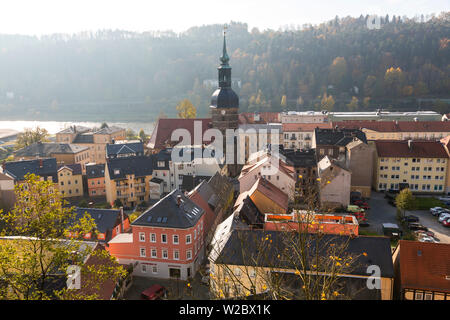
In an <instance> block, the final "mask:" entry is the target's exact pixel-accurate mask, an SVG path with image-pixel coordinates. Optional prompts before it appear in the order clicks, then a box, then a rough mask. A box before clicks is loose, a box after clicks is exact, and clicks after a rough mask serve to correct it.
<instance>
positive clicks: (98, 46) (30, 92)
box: [0, 12, 450, 121]
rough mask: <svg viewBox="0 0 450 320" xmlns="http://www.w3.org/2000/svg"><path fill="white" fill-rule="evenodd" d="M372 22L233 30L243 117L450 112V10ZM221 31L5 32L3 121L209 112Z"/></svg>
mask: <svg viewBox="0 0 450 320" xmlns="http://www.w3.org/2000/svg"><path fill="white" fill-rule="evenodd" d="M366 19H367V17H366V16H361V17H359V18H350V17H347V18H342V19H340V18H336V19H334V20H332V21H329V22H326V23H323V24H321V25H317V26H311V25H304V26H303V27H302V28H297V29H292V30H283V31H281V30H280V31H274V30H268V31H264V32H261V31H259V30H257V29H253V30H248V26H247V25H246V24H244V23H235V22H232V23H231V24H230V25H229V28H228V33H227V34H228V35H227V45H228V53H229V55H230V58H231V60H230V64H231V66H232V68H233V71H232V72H233V73H232V75H233V78H234V79H235V80H240V81H236V85H235V90H236V91H237V92H238V94H239V96H240V103H241V110H242V111H247V110H249V111H253V110H261V111H268V110H273V111H279V110H282V109H298V110H303V109H312V108H316V109H329V110H365V109H366V110H369V109H376V108H379V107H380V106H381V107H383V108H391V109H417V108H418V107H422V108H424V107H425V108H427V109H434V110H439V111H441V112H447V111H450V110H448V104H446V102H448V101H449V100H448V99H449V98H450V12H447V13H443V14H440V15H439V16H438V17H436V18H433V19H431V20H429V21H427V22H415V21H412V20H401V19H399V18H397V17H395V16H394V17H389V16H386V17H383V18H382V20H381V25H380V28H379V29H369V28H368V27H367V23H366ZM222 28H223V26H222V25H209V26H201V27H193V28H191V29H189V30H187V31H186V32H183V33H181V34H175V33H173V32H147V33H132V32H126V31H99V32H96V33H84V34H77V35H73V36H69V35H51V36H45V37H41V38H37V37H28V36H19V35H0V114H1V115H2V118H3V119H12V118H16V119H19V118H20V119H25V118H28V119H40V120H47V119H52V120H109V121H112V120H147V121H148V120H152V119H154V118H156V117H157V116H158V115H159V114H160V113H161V112H163V113H165V114H166V115H168V116H173V115H175V114H176V110H175V106H176V104H177V103H178V102H179V101H180V100H182V99H184V98H188V99H190V100H191V101H192V103H193V104H194V105H195V106H196V107H197V109H198V113H199V115H206V114H207V112H208V106H209V100H210V96H211V94H212V92H213V91H214V89H215V88H214V85H213V86H212V87H211V86H210V85H209V83H210V82H208V80H216V78H217V69H216V68H217V66H218V64H219V56H220V54H221V51H222ZM205 80H206V81H205ZM324 96H325V98H324Z"/></svg>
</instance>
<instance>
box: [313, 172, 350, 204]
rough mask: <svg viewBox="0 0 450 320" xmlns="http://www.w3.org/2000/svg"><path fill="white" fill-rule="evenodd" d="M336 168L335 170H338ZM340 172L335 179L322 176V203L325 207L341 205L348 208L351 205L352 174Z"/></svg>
mask: <svg viewBox="0 0 450 320" xmlns="http://www.w3.org/2000/svg"><path fill="white" fill-rule="evenodd" d="M334 168H335V169H334V170H336V169H337V167H334ZM338 170H339V174H337V175H336V176H335V177H334V178H333V179H328V178H327V177H326V176H323V175H321V176H320V179H321V183H320V202H321V203H322V205H323V206H325V207H333V206H340V205H342V206H344V207H347V206H348V205H349V204H350V190H351V188H350V185H351V173H350V172H348V171H346V170H343V169H340V168H339V169H338ZM325 180H326V181H325ZM328 181H330V183H328Z"/></svg>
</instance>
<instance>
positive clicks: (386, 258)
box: [208, 221, 394, 300]
mask: <svg viewBox="0 0 450 320" xmlns="http://www.w3.org/2000/svg"><path fill="white" fill-rule="evenodd" d="M230 225H231V223H230V222H228V221H227V223H226V224H225V226H224V228H223V230H222V231H221V232H222V237H220V238H218V240H217V241H215V242H214V245H215V246H214V249H213V250H212V251H211V253H210V255H209V256H208V260H209V263H210V273H211V276H210V277H211V280H210V289H211V291H212V292H213V293H218V294H217V295H218V296H221V297H223V298H238V297H245V296H248V295H251V294H261V293H264V292H266V291H267V290H270V289H269V288H271V286H270V283H271V282H270V281H271V280H270V279H272V277H277V279H278V280H279V281H277V283H278V284H279V285H280V286H282V288H283V289H284V290H286V291H284V292H286V293H287V292H291V293H292V294H298V295H299V296H301V294H302V293H301V288H302V283H301V280H300V277H299V276H298V272H299V270H303V267H302V262H300V261H299V260H298V259H297V256H295V255H290V256H289V258H284V257H285V256H286V254H289V253H290V252H293V251H294V250H295V249H294V248H293V247H292V246H295V243H298V240H296V237H300V234H299V233H296V232H293V233H292V234H291V236H292V237H293V239H292V241H286V233H285V232H279V231H265V230H245V229H244V230H242V229H239V228H236V227H234V228H233V227H230ZM235 225H236V223H235ZM225 227H227V228H225ZM218 236H219V235H218ZM302 236H303V235H302ZM303 239H304V240H303V241H305V243H307V244H308V246H305V247H306V249H305V250H306V254H307V255H308V256H311V260H312V261H315V260H313V259H314V257H316V256H317V257H318V259H319V260H320V261H321V259H324V258H326V259H328V256H329V255H330V250H329V249H330V248H331V247H332V246H342V244H346V245H345V246H343V252H342V256H345V257H347V256H350V257H352V258H353V259H354V268H350V269H349V270H348V271H347V272H346V273H344V274H340V275H339V276H340V277H339V281H338V282H339V284H338V286H339V294H340V295H341V296H342V299H363V300H372V299H375V300H391V299H392V287H393V283H394V270H393V263H392V255H391V245H390V241H389V238H387V237H368V236H357V237H350V238H349V237H348V236H347V235H342V236H341V235H335V234H332V235H329V234H323V235H322V236H321V237H320V238H317V237H316V236H314V235H313V234H305V235H304V238H303ZM297 250H299V249H298V248H297ZM286 252H289V253H286ZM262 253H263V254H262ZM312 261H307V265H308V267H307V271H313V270H314V269H313V266H312V265H313V264H314V263H313V262H312ZM373 265H376V266H378V267H379V270H380V288H379V289H377V288H373V289H369V288H368V286H367V280H368V279H369V277H370V276H371V275H372V272H370V271H368V270H370V269H368V267H369V266H373ZM268 277H269V278H268ZM338 299H339V298H338Z"/></svg>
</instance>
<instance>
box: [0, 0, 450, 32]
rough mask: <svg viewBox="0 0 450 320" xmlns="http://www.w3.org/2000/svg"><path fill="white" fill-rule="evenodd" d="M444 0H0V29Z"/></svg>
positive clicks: (155, 26)
mask: <svg viewBox="0 0 450 320" xmlns="http://www.w3.org/2000/svg"><path fill="white" fill-rule="evenodd" d="M449 10H450V1H449V0H409V1H405V0H371V1H369V0H340V1H339V0H309V1H304V0H222V1H216V0H161V1H155V0H2V1H1V2H0V33H14V34H15V33H18V34H30V35H42V34H49V33H76V32H80V31H88V30H90V31H95V30H98V29H123V30H129V31H148V30H168V29H171V30H173V31H176V32H180V31H184V30H186V29H188V28H189V27H192V26H200V25H203V24H214V23H220V24H223V23H227V22H230V21H231V20H233V21H240V22H246V23H248V24H249V28H250V29H251V28H252V27H258V28H260V29H266V28H272V29H278V28H279V27H280V26H284V25H290V24H294V25H302V24H304V23H312V24H316V23H320V22H324V21H327V20H330V19H333V18H334V17H335V16H336V15H338V16H339V17H343V16H347V15H350V16H354V17H359V15H360V14H364V15H365V14H378V15H383V16H384V15H386V14H389V16H390V17H392V16H393V15H401V16H403V15H406V16H408V17H414V16H415V15H420V14H424V15H425V14H431V13H436V14H438V13H440V12H441V11H449Z"/></svg>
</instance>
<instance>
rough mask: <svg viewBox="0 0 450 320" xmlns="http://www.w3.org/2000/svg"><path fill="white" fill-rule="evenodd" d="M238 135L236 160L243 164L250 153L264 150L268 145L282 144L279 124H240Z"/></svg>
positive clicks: (281, 132) (281, 131) (281, 129)
mask: <svg viewBox="0 0 450 320" xmlns="http://www.w3.org/2000/svg"><path fill="white" fill-rule="evenodd" d="M238 133H239V140H238V148H239V149H238V150H239V152H238V155H237V156H238V157H237V159H238V161H242V162H243V163H245V161H247V160H248V158H249V157H250V155H251V154H252V153H254V152H257V151H259V150H262V149H265V148H267V146H268V145H279V144H283V128H282V126H281V124H280V123H269V124H240V125H239V131H238ZM242 155H243V157H242Z"/></svg>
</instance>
